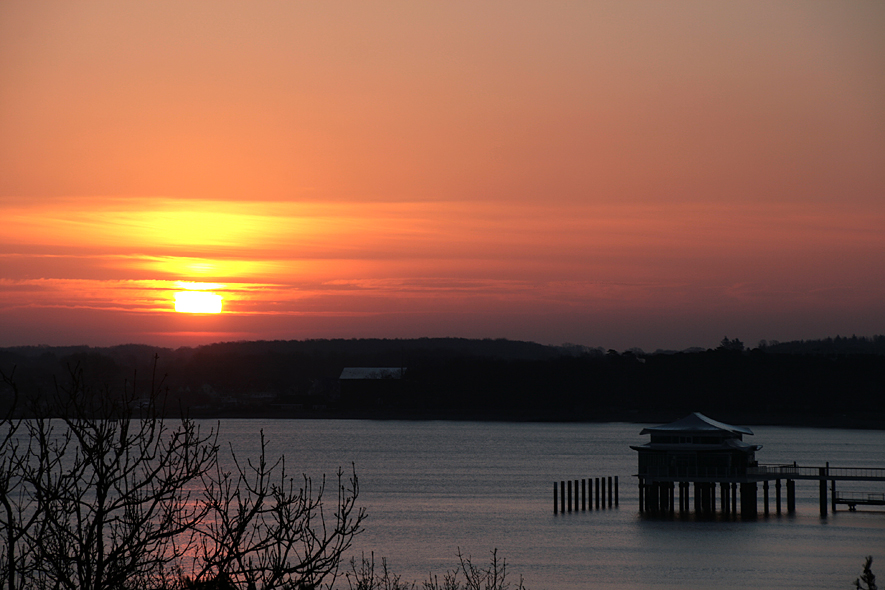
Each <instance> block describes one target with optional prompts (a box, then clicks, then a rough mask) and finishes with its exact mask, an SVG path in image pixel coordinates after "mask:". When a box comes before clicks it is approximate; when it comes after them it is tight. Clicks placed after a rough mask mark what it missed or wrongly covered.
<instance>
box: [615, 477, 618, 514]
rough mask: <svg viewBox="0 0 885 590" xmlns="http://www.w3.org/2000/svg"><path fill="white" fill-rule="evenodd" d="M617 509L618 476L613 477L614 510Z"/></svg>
mask: <svg viewBox="0 0 885 590" xmlns="http://www.w3.org/2000/svg"><path fill="white" fill-rule="evenodd" d="M617 507H618V476H617V475H616V476H615V508H617Z"/></svg>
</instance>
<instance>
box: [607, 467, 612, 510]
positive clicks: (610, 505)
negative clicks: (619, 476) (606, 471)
mask: <svg viewBox="0 0 885 590" xmlns="http://www.w3.org/2000/svg"><path fill="white" fill-rule="evenodd" d="M608 507H609V508H611V507H612V476H611V475H609V476H608Z"/></svg>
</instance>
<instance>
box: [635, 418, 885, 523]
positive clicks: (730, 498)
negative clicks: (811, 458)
mask: <svg viewBox="0 0 885 590" xmlns="http://www.w3.org/2000/svg"><path fill="white" fill-rule="evenodd" d="M640 434H650V435H651V441H650V442H648V443H646V444H644V445H639V446H631V448H633V449H634V450H635V451H637V452H638V453H639V472H638V473H637V474H636V476H637V477H638V478H639V510H640V511H641V512H651V513H667V512H669V513H673V512H675V509H676V498H677V495H678V498H679V501H678V506H679V511H680V512H688V511H690V508H691V502H690V500H689V496H692V497H693V499H694V502H693V504H694V511H695V512H696V513H699V514H713V513H715V512H717V506H716V505H717V491H718V496H719V498H718V500H719V507H720V511H721V512H722V513H723V514H733V515H737V514H738V513H740V515H741V517H742V518H753V517H755V516H757V514H758V505H759V492H760V489H759V488H760V484H761V488H762V489H761V491H762V508H763V513H764V514H765V515H766V516H767V515H769V514H770V513H771V511H772V505H771V504H772V495H774V500H773V503H774V506H773V509H774V512H776V513H777V514H780V513H781V511H782V509H783V500H785V501H786V511H787V513H793V512H795V511H796V481H798V480H814V481H817V482H818V483H819V485H818V489H819V499H820V513H821V516H826V515H827V512H828V510H832V511H833V512H835V511H836V507H837V505H839V504H845V505H848V507H849V510H855V509H856V507H857V506H859V505H869V506H881V505H885V495H883V494H878V493H862V494H861V493H854V492H853V493H851V494H848V493H842V494H840V492H839V491H838V490H837V482H885V469H880V468H861V467H831V466H830V464H829V463H827V464H826V465H824V466H822V467H820V466H815V467H811V466H799V465H797V464H796V463H793V464H792V465H766V464H759V463H758V462H757V461H756V457H755V453H756V451H758V450H759V449H761V448H762V446H761V445H754V444H749V443H746V442H744V440H743V436H744V435H752V434H753V432H752V431H751V430H750V429H749V428H745V427H741V426H731V425H729V424H724V423H722V422H717V421H716V420H712V419H710V418H708V417H706V416H704V415H703V414H699V413H694V414H692V415H690V416H686V417H685V418H683V419H681V420H677V421H676V422H672V423H670V424H664V425H661V426H652V427H649V428H644V429H643V430H642V432H640ZM692 488H693V492H692ZM772 488H773V489H772ZM828 488H829V489H828ZM784 496H785V498H784ZM738 498H740V502H738ZM738 504H740V509H738Z"/></svg>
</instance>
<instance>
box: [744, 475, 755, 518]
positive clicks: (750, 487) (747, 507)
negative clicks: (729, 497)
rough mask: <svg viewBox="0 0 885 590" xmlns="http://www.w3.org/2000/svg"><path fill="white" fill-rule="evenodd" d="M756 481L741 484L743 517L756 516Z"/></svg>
mask: <svg viewBox="0 0 885 590" xmlns="http://www.w3.org/2000/svg"><path fill="white" fill-rule="evenodd" d="M756 510H757V508H756V482H754V481H753V482H745V483H742V484H741V518H753V517H755V516H756Z"/></svg>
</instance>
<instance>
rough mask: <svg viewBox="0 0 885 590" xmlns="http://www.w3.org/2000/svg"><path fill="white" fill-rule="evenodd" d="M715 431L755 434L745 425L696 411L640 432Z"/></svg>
mask: <svg viewBox="0 0 885 590" xmlns="http://www.w3.org/2000/svg"><path fill="white" fill-rule="evenodd" d="M715 431H725V432H732V433H735V434H750V435H752V434H753V431H752V430H750V429H749V428H746V427H745V426H732V425H730V424H724V423H722V422H718V421H716V420H713V419H712V418H707V417H706V416H704V415H703V414H701V413H700V412H695V413H694V414H690V415H688V416H686V417H685V418H682V419H681V420H677V421H675V422H670V423H669V424H662V425H661V426H649V427H648V428H643V429H642V432H640V433H639V434H651V433H662V432H715Z"/></svg>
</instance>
